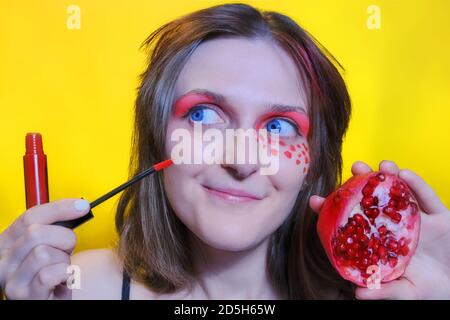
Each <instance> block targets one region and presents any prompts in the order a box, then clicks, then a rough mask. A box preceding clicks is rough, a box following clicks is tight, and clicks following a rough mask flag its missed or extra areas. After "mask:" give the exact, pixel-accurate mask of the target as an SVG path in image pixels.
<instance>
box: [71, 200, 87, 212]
mask: <svg viewBox="0 0 450 320" xmlns="http://www.w3.org/2000/svg"><path fill="white" fill-rule="evenodd" d="M73 206H74V207H75V210H77V211H85V210H86V209H88V208H89V202H87V201H86V200H83V199H80V200H77V201H75V202H74V203H73Z"/></svg>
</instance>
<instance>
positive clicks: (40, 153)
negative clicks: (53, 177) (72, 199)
mask: <svg viewBox="0 0 450 320" xmlns="http://www.w3.org/2000/svg"><path fill="white" fill-rule="evenodd" d="M25 148H26V151H25V155H24V156H23V169H24V177H25V197H26V202H27V209H29V208H31V207H34V206H36V205H41V204H44V203H47V202H48V199H49V194H48V179H47V156H46V155H45V154H44V149H43V147H42V136H41V134H40V133H27V135H26V138H25Z"/></svg>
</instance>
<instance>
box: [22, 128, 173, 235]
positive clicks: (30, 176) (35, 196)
mask: <svg viewBox="0 0 450 320" xmlns="http://www.w3.org/2000/svg"><path fill="white" fill-rule="evenodd" d="M25 145H26V153H25V155H24V157H23V165H24V176H25V195H26V202H27V209H28V208H31V207H33V206H36V205H41V204H44V203H47V202H48V201H49V195H48V179H47V156H46V155H45V154H44V150H43V146H42V136H41V134H40V133H27V135H26V138H25ZM172 164H173V161H172V160H171V159H168V160H164V161H161V162H159V163H157V164H155V165H153V166H151V167H150V168H148V169H147V170H145V171H143V172H141V173H139V174H138V175H136V176H134V177H133V178H132V179H131V180H129V181H127V182H125V183H123V184H121V185H120V186H118V187H117V188H115V189H113V190H111V191H110V192H108V193H106V194H105V195H103V196H101V197H100V198H98V199H97V200H94V201H92V202H91V203H90V209H91V210H89V212H88V213H87V214H86V215H84V216H82V217H80V218H77V219H73V220H67V221H58V222H55V223H53V224H54V225H59V226H63V227H66V228H70V229H74V228H76V227H78V226H79V225H81V224H83V223H84V222H86V221H88V220H90V219H92V218H93V217H94V215H93V214H92V209H93V208H94V207H96V206H98V205H99V204H101V203H102V202H104V201H106V200H108V199H109V198H111V197H113V196H115V195H116V194H117V193H119V192H120V191H122V190H124V189H126V188H127V187H129V186H130V185H132V184H133V183H135V182H137V181H139V180H141V179H143V178H145V177H146V176H148V175H150V174H152V173H155V172H157V171H161V170H163V169H165V168H167V167H169V166H171V165H172Z"/></svg>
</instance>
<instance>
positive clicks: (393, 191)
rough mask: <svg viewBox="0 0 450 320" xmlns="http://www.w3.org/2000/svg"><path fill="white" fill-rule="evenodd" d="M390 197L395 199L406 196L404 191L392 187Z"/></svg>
mask: <svg viewBox="0 0 450 320" xmlns="http://www.w3.org/2000/svg"><path fill="white" fill-rule="evenodd" d="M389 195H390V196H391V197H393V198H403V197H404V196H405V195H406V194H405V192H404V191H402V190H400V189H398V188H396V187H392V188H391V190H390V192H389Z"/></svg>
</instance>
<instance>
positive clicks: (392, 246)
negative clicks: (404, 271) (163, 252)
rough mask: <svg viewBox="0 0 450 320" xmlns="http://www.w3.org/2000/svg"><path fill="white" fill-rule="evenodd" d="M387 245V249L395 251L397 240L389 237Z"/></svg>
mask: <svg viewBox="0 0 450 320" xmlns="http://www.w3.org/2000/svg"><path fill="white" fill-rule="evenodd" d="M387 247H388V248H389V250H391V251H393V252H397V250H398V243H397V241H395V239H392V238H391V239H389V240H388V242H387Z"/></svg>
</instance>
